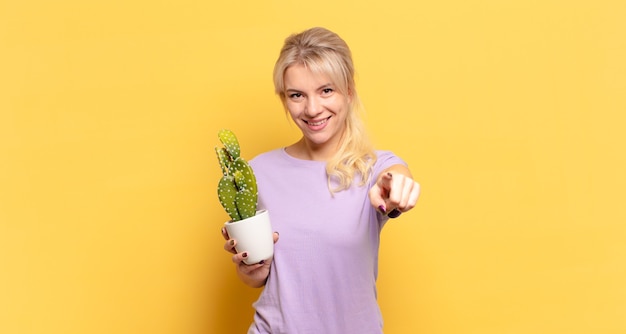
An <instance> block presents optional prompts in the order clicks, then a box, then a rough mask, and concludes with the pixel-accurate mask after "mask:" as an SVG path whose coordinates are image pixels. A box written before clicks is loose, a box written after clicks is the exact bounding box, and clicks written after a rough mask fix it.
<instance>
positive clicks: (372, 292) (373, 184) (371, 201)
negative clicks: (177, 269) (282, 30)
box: [222, 28, 419, 334]
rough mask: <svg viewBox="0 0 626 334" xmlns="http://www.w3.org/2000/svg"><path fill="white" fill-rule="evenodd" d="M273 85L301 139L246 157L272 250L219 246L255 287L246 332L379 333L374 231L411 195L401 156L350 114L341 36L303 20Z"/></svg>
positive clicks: (353, 100)
mask: <svg viewBox="0 0 626 334" xmlns="http://www.w3.org/2000/svg"><path fill="white" fill-rule="evenodd" d="M274 85H275V89H276V93H277V94H278V96H279V97H280V99H281V101H282V102H283V105H284V107H285V109H286V110H287V112H288V113H289V114H290V116H291V118H292V119H293V121H294V123H295V124H296V125H297V126H298V128H299V129H300V131H301V132H302V138H301V139H300V140H299V141H297V142H296V143H294V144H292V145H290V146H287V147H285V148H281V149H277V150H273V151H270V152H266V153H263V154H261V155H259V156H257V157H255V158H254V159H252V160H251V161H250V164H251V165H252V168H253V169H254V172H255V175H256V178H257V182H258V189H259V208H263V209H267V210H268V211H269V212H270V214H271V219H272V225H273V227H274V229H275V230H276V231H279V232H280V242H278V233H275V234H274V240H275V242H276V244H275V252H274V258H273V259H270V260H267V261H262V262H261V263H258V264H254V265H245V264H244V263H243V262H242V261H243V260H244V259H245V258H246V256H247V255H248V254H247V253H245V252H242V253H239V254H236V251H235V250H234V249H235V246H236V245H237V241H236V240H233V239H229V237H228V235H227V233H226V232H225V231H224V230H222V234H223V235H224V238H226V240H227V241H226V243H225V245H224V249H226V250H227V251H229V252H231V253H233V254H235V255H233V257H232V260H233V262H234V263H235V265H236V268H237V273H238V275H239V277H240V278H241V280H242V281H243V282H244V283H246V284H247V285H249V286H252V287H263V286H264V289H263V292H262V293H261V296H260V297H259V299H258V301H257V302H255V303H254V308H255V310H256V313H255V316H254V323H253V324H252V325H251V326H250V329H249V332H248V333H274V334H276V333H288V334H297V333H315V334H320V333H325V334H333V333H342V334H350V333H354V334H369V333H382V317H381V314H380V310H379V307H378V304H377V301H376V276H377V270H378V247H379V244H380V231H381V229H382V227H383V225H384V224H385V222H386V221H387V220H388V218H389V217H392V218H394V217H397V216H398V215H399V214H400V213H401V212H406V211H408V210H410V209H412V208H413V207H414V206H415V203H416V202H417V199H418V196H419V185H418V184H417V183H416V182H415V181H413V179H412V177H411V173H410V171H409V170H408V168H407V167H406V164H405V163H404V162H403V161H402V160H401V159H400V158H398V157H396V156H395V155H393V154H392V153H391V152H388V151H376V150H374V148H373V147H372V145H371V144H370V142H369V141H368V140H367V136H366V133H365V128H364V126H363V124H362V122H361V120H360V118H359V116H358V114H357V112H358V108H359V106H360V100H359V97H358V95H357V92H356V88H355V83H354V67H353V63H352V56H351V53H350V50H349V48H348V46H347V44H346V43H345V42H344V41H343V40H342V39H341V38H340V37H339V36H337V35H336V34H335V33H333V32H331V31H329V30H326V29H324V28H312V29H309V30H306V31H304V32H302V33H299V34H295V35H292V36H290V37H288V38H287V39H286V40H285V44H284V46H283V48H282V50H281V52H280V56H279V58H278V60H277V62H276V65H275V67H274Z"/></svg>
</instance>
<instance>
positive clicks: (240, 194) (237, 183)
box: [215, 129, 258, 222]
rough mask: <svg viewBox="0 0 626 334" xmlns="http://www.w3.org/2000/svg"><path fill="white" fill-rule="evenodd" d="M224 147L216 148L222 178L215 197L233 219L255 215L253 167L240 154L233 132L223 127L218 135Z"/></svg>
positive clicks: (255, 190) (255, 187) (255, 191)
mask: <svg viewBox="0 0 626 334" xmlns="http://www.w3.org/2000/svg"><path fill="white" fill-rule="evenodd" d="M217 136H218V138H219V139H220V141H221V142H222V145H224V147H215V153H216V154H217V160H218V161H219V164H220V168H221V169H222V174H223V175H222V179H221V180H220V182H219V184H218V186H217V197H218V198H219V200H220V203H221V204H222V206H223V207H224V209H225V210H226V213H228V215H229V216H230V218H231V219H232V220H233V222H235V221H238V220H242V219H246V218H249V217H252V216H254V215H255V214H256V206H257V196H258V192H257V186H256V178H255V176H254V173H253V172H252V168H251V167H250V165H249V164H248V162H247V161H245V160H244V159H243V158H242V157H241V156H240V154H241V149H240V148H239V141H238V140H237V137H235V134H234V133H233V132H232V131H230V130H227V129H222V130H220V131H219V132H218V134H217Z"/></svg>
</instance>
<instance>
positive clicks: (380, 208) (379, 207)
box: [378, 204, 387, 214]
mask: <svg viewBox="0 0 626 334" xmlns="http://www.w3.org/2000/svg"><path fill="white" fill-rule="evenodd" d="M378 210H380V212H381V213H382V214H385V212H387V210H386V209H385V206H384V205H382V204H381V205H379V206H378Z"/></svg>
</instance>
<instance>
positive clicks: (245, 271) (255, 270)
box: [222, 228, 278, 288]
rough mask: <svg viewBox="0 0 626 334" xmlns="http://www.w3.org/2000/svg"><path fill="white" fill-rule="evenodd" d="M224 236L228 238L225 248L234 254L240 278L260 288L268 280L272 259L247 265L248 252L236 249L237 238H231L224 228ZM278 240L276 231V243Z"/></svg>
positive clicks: (245, 282) (251, 285) (247, 283)
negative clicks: (239, 251)
mask: <svg viewBox="0 0 626 334" xmlns="http://www.w3.org/2000/svg"><path fill="white" fill-rule="evenodd" d="M222 236H223V237H224V239H226V242H225V243H224V250H226V251H227V252H229V253H232V254H234V255H233V257H232V260H233V263H234V264H235V268H236V270H237V276H238V277H239V279H240V280H241V281H242V282H243V283H244V284H246V285H248V286H250V287H253V288H260V287H263V286H264V285H265V282H266V281H267V277H268V276H269V274H270V265H271V264H272V259H269V260H267V261H261V263H257V264H251V265H247V264H245V263H244V262H243V260H245V258H246V256H247V254H246V252H243V253H237V251H235V246H236V245H237V240H235V239H230V237H229V236H228V233H227V232H226V229H224V228H223V229H222ZM277 241H278V233H277V232H274V243H276V242H277Z"/></svg>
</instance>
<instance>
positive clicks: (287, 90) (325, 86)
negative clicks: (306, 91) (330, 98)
mask: <svg viewBox="0 0 626 334" xmlns="http://www.w3.org/2000/svg"><path fill="white" fill-rule="evenodd" d="M329 87H330V88H332V87H333V84H332V83H331V82H329V83H326V84H323V85H321V86H319V87H318V88H316V89H315V90H316V91H318V90H322V89H324V88H329ZM285 92H297V93H301V92H302V91H301V90H299V89H295V88H286V89H285Z"/></svg>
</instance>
